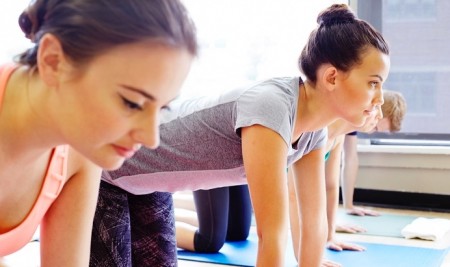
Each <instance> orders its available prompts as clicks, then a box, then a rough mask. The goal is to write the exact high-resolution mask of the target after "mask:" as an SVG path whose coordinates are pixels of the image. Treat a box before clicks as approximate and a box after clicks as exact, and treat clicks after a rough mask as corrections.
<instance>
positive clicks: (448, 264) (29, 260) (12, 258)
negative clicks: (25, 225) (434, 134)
mask: <svg viewBox="0 0 450 267" xmlns="http://www.w3.org/2000/svg"><path fill="white" fill-rule="evenodd" d="M373 209H374V210H378V211H380V212H381V213H394V214H406V215H413V216H423V217H438V218H446V219H450V213H441V212H426V211H414V210H398V209H382V208H373ZM337 235H338V238H339V239H340V240H347V239H350V238H351V241H353V242H354V241H359V242H374V243H384V244H393V245H412V246H421V247H428V248H437V249H441V248H446V247H450V233H448V234H447V235H446V236H445V237H444V238H443V239H441V240H439V241H422V240H417V239H412V240H408V239H404V238H389V237H379V236H369V235H356V234H352V235H349V234H337ZM38 262H39V246H38V243H37V242H34V243H30V244H29V245H28V246H27V247H25V248H24V249H22V250H21V251H19V252H17V253H15V254H13V255H9V256H7V257H5V259H4V260H3V263H2V261H0V267H34V266H39V264H38ZM194 266H195V267H208V266H209V267H211V266H227V267H229V266H230V265H218V264H207V263H200V262H192V261H179V267H194ZM441 267H450V254H449V255H447V256H446V258H445V260H444V262H443V264H442V265H441Z"/></svg>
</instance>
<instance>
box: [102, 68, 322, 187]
mask: <svg viewBox="0 0 450 267" xmlns="http://www.w3.org/2000/svg"><path fill="white" fill-rule="evenodd" d="M299 82H301V81H299V78H292V77H289V78H286V77H284V78H273V79H270V80H265V81H262V82H258V83H256V84H253V85H251V86H248V87H245V88H239V89H236V90H233V91H230V92H228V93H225V94H222V95H219V96H214V97H211V96H210V97H201V98H195V99H190V100H183V101H178V102H179V103H174V105H173V106H172V105H171V109H172V110H171V111H170V112H168V113H165V114H163V115H162V119H161V125H160V138H161V142H160V146H159V147H158V148H157V149H154V150H152V149H148V148H145V147H143V148H141V149H140V150H139V151H138V152H137V153H136V154H135V155H134V156H133V157H132V158H131V159H128V160H126V161H125V163H124V165H123V166H122V167H121V168H120V169H118V170H115V171H109V172H106V171H105V172H103V175H102V179H103V180H105V181H106V182H108V183H111V184H113V185H116V186H118V187H120V188H122V189H124V190H126V191H128V192H130V193H133V194H148V193H152V192H154V191H160V192H175V191H181V190H198V189H210V188H216V187H223V186H232V185H239V184H245V183H247V181H246V178H245V171H244V166H243V159H242V144H241V137H240V130H241V128H243V127H248V126H251V125H255V124H259V125H263V126H265V127H267V128H269V129H272V130H273V131H275V132H277V133H278V134H279V135H280V136H281V137H282V138H283V140H284V141H285V143H286V146H287V147H289V152H288V158H287V160H286V167H288V166H289V165H291V164H292V163H293V162H295V161H297V160H298V159H300V158H301V157H302V156H303V155H305V154H308V153H309V152H310V151H312V150H314V149H318V148H321V147H323V146H324V145H325V142H326V136H327V133H326V128H325V129H322V130H319V131H315V132H306V133H303V134H302V135H301V136H300V138H299V139H298V140H297V141H296V142H295V143H294V144H293V145H292V142H293V140H292V132H293V126H294V120H295V116H296V110H297V101H298V99H299V97H298V96H299ZM268 156H270V155H268Z"/></svg>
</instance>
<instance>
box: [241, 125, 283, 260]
mask: <svg viewBox="0 0 450 267" xmlns="http://www.w3.org/2000/svg"><path fill="white" fill-rule="evenodd" d="M242 154H243V159H244V167H245V172H246V175H247V180H248V185H249V190H250V195H251V198H252V203H253V208H254V212H255V218H256V226H257V234H258V238H259V240H258V256H257V261H256V266H258V267H265V266H268V267H272V266H284V258H285V248H286V241H287V222H288V209H287V207H288V202H287V199H288V195H287V194H288V192H287V184H286V158H287V146H286V143H285V142H284V141H283V139H282V138H281V136H279V135H278V134H277V133H276V132H274V131H272V130H270V129H268V128H266V127H263V126H260V125H254V126H250V127H246V128H243V129H242Z"/></svg>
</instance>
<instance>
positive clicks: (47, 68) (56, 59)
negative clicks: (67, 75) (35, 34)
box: [37, 33, 65, 88]
mask: <svg viewBox="0 0 450 267" xmlns="http://www.w3.org/2000/svg"><path fill="white" fill-rule="evenodd" d="M64 63H65V57H64V51H63V48H62V45H61V42H60V41H59V40H58V38H56V36H54V35H53V34H50V33H47V34H45V35H44V36H42V38H41V39H40V41H39V48H38V53H37V67H38V70H39V75H40V77H41V78H42V80H43V81H44V83H45V84H46V85H47V86H49V87H56V88H57V87H58V86H59V75H60V73H61V71H62V69H63V65H64Z"/></svg>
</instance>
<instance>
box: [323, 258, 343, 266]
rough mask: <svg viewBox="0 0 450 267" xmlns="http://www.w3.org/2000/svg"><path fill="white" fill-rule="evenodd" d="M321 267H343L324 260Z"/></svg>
mask: <svg viewBox="0 0 450 267" xmlns="http://www.w3.org/2000/svg"><path fill="white" fill-rule="evenodd" d="M320 267H342V265H341V264H339V263H337V262H334V261H329V260H327V259H324V260H322V264H321V265H320Z"/></svg>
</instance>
